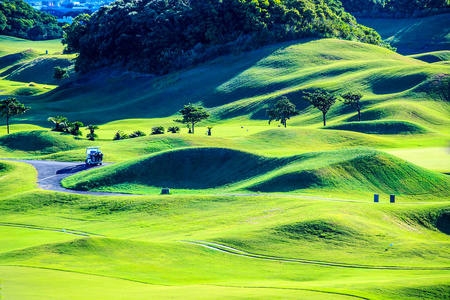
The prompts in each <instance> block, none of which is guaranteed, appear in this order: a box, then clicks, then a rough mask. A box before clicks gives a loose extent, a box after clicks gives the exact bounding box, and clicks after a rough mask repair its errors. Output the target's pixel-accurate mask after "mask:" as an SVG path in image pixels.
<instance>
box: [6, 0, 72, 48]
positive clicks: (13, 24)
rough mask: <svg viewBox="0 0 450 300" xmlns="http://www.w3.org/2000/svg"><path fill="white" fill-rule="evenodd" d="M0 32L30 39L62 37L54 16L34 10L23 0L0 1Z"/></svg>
mask: <svg viewBox="0 0 450 300" xmlns="http://www.w3.org/2000/svg"><path fill="white" fill-rule="evenodd" d="M0 34H3V35H10V36H15V37H19V38H28V39H30V40H48V39H56V38H60V37H62V34H63V31H62V28H61V27H59V26H58V22H57V20H56V18H55V17H54V16H52V15H50V14H48V13H45V12H41V11H38V10H35V9H34V8H33V7H32V6H31V5H29V4H28V3H26V2H25V1H23V0H4V1H0Z"/></svg>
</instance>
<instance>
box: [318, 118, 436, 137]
mask: <svg viewBox="0 0 450 300" xmlns="http://www.w3.org/2000/svg"><path fill="white" fill-rule="evenodd" d="M326 129H334V130H348V131H356V132H361V133H368V134H419V133H427V132H428V131H429V130H427V129H426V128H425V127H423V126H420V125H416V124H414V123H410V122H405V121H366V122H352V123H346V124H339V125H333V126H327V127H326Z"/></svg>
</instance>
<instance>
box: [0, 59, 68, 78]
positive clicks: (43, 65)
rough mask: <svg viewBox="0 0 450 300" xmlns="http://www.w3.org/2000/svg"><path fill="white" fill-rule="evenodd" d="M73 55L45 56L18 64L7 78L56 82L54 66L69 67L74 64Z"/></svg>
mask: <svg viewBox="0 0 450 300" xmlns="http://www.w3.org/2000/svg"><path fill="white" fill-rule="evenodd" d="M72 58H73V56H67V55H65V56H63V55H59V56H43V57H39V58H35V59H33V60H31V61H27V62H24V63H21V64H20V65H18V66H17V67H16V68H15V70H14V71H12V72H11V73H10V74H8V76H6V78H5V79H7V80H12V81H21V82H31V81H33V82H38V83H47V84H56V83H57V80H56V79H54V78H53V74H54V68H55V67H56V66H59V67H61V68H67V67H69V66H71V65H72Z"/></svg>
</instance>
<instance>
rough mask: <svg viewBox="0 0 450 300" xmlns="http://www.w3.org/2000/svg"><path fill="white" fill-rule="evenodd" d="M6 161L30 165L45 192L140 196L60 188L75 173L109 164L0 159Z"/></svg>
mask: <svg viewBox="0 0 450 300" xmlns="http://www.w3.org/2000/svg"><path fill="white" fill-rule="evenodd" d="M1 160H6V161H17V162H24V163H27V164H30V165H32V166H33V167H34V168H35V169H36V170H37V172H38V180H37V183H38V187H39V188H40V189H43V190H47V191H55V192H64V193H71V194H79V195H96V196H106V195H108V196H111V195H112V196H141V195H132V194H122V193H108V192H90V191H78V190H70V189H66V188H64V187H62V186H61V180H63V179H64V178H66V177H69V176H70V175H73V174H75V173H78V172H81V171H85V170H90V169H95V168H101V167H103V166H107V165H111V164H110V163H103V164H102V165H100V166H87V165H86V164H85V163H83V162H63V161H50V160H27V159H1Z"/></svg>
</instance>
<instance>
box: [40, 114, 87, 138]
mask: <svg viewBox="0 0 450 300" xmlns="http://www.w3.org/2000/svg"><path fill="white" fill-rule="evenodd" d="M47 120H48V121H50V122H53V124H54V125H55V127H53V128H52V130H53V131H59V132H65V133H69V134H71V135H74V136H82V135H83V133H82V132H81V130H80V127H82V126H84V124H83V123H82V122H80V121H74V122H70V121H69V120H68V119H67V118H66V117H61V116H57V117H49V118H48V119H47Z"/></svg>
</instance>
